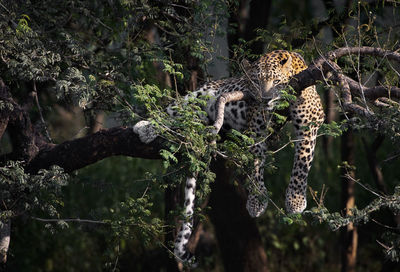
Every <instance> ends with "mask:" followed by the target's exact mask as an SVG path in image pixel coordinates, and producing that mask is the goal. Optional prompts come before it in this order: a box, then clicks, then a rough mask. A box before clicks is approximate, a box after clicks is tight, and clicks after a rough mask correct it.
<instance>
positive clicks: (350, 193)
mask: <svg viewBox="0 0 400 272" xmlns="http://www.w3.org/2000/svg"><path fill="white" fill-rule="evenodd" d="M354 145H355V142H354V136H353V132H352V131H351V130H349V131H347V132H345V133H344V134H343V136H342V161H347V163H348V164H349V165H354V164H355V146H354ZM354 178H355V171H354V170H353V169H343V170H342V205H343V208H344V209H345V212H346V214H347V215H348V214H351V209H352V208H354V202H355V197H354V187H355V182H354ZM357 244H358V232H357V228H356V227H355V226H354V225H353V223H350V224H348V225H347V226H346V227H343V228H342V229H341V246H342V248H341V255H342V269H341V271H342V272H355V271H356V261H357Z"/></svg>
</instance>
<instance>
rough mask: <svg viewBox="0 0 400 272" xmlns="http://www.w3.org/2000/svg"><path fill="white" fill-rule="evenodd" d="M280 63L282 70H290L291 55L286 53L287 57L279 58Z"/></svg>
mask: <svg viewBox="0 0 400 272" xmlns="http://www.w3.org/2000/svg"><path fill="white" fill-rule="evenodd" d="M280 64H281V65H282V70H284V71H290V70H291V69H290V68H291V66H292V56H291V55H290V54H288V58H287V59H283V60H281V62H280Z"/></svg>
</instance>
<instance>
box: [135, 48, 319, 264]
mask: <svg viewBox="0 0 400 272" xmlns="http://www.w3.org/2000/svg"><path fill="white" fill-rule="evenodd" d="M306 68H307V65H306V63H305V62H304V60H303V58H302V57H301V56H300V55H299V54H297V53H294V52H288V51H284V50H277V51H273V52H270V53H267V54H265V55H264V56H262V57H261V58H260V59H258V60H257V61H256V62H254V63H253V64H251V65H248V64H247V65H245V67H244V69H243V70H244V75H243V76H241V77H235V78H228V79H224V80H217V81H212V82H209V83H206V84H205V85H204V86H202V87H201V88H200V89H198V90H197V91H195V92H193V93H191V94H189V95H188V96H187V97H186V98H189V97H199V96H202V95H207V96H208V97H211V98H210V99H209V100H208V101H207V106H206V109H205V111H206V112H207V114H208V116H207V120H205V121H209V122H210V123H212V122H213V121H214V120H215V118H216V112H215V102H216V100H217V98H218V96H219V95H221V94H222V93H226V92H233V91H238V90H240V91H246V92H250V93H251V94H252V95H253V97H254V102H251V103H250V104H247V103H246V102H245V101H236V102H231V103H227V104H226V106H225V112H224V126H225V128H234V129H236V130H238V131H250V132H252V133H251V135H253V136H252V137H255V138H256V139H259V138H260V137H266V136H267V135H266V133H267V131H266V128H267V127H271V126H272V127H274V126H275V125H276V124H274V122H273V120H272V118H271V116H272V115H271V114H270V113H271V111H272V110H273V108H274V105H275V104H276V103H277V101H278V100H279V98H280V89H279V88H278V86H279V87H282V86H283V85H284V83H287V82H288V81H289V79H290V78H291V77H292V76H293V75H295V74H297V73H300V72H301V71H303V70H304V69H306ZM263 101H267V103H264V102H263ZM167 112H168V113H169V114H170V115H172V116H174V115H176V112H175V111H174V110H173V106H172V105H171V106H169V107H168V109H167ZM289 117H290V119H291V120H292V121H293V124H294V131H295V136H296V138H295V139H296V142H295V156H294V163H293V169H292V173H291V178H290V182H289V186H288V188H287V190H286V210H287V212H289V213H301V212H302V211H303V210H304V209H305V208H306V205H307V204H306V203H307V202H306V188H307V176H308V172H309V170H310V167H311V162H312V160H313V156H314V147H315V143H316V136H317V131H318V128H319V127H320V125H321V124H322V122H323V120H324V113H323V109H322V105H321V101H320V98H319V95H318V93H317V92H316V89H315V86H310V87H308V88H306V89H305V90H303V91H302V93H301V94H300V95H299V96H298V98H297V99H296V100H295V101H293V102H291V104H290V107H289ZM143 122H146V121H142V122H139V123H138V124H139V125H136V126H135V127H134V130H135V132H136V133H138V134H139V136H140V137H141V140H142V141H143V142H145V143H149V142H151V141H152V140H153V139H154V138H155V137H156V136H157V135H151V128H149V127H148V126H149V124H148V123H143ZM141 133H142V134H141ZM250 149H251V150H250V151H251V152H252V153H253V154H254V155H255V156H256V159H255V161H254V171H253V173H252V174H251V176H250V186H249V188H248V190H249V195H248V200H247V204H246V208H247V210H248V212H249V214H250V215H251V216H252V217H258V216H260V215H261V214H262V213H263V212H264V211H265V209H266V207H267V203H268V197H267V189H266V187H265V184H264V177H263V173H264V172H263V171H264V162H265V153H266V151H267V143H266V141H259V142H257V143H256V144H255V145H253V146H252V147H250ZM195 187H196V179H195V178H193V177H190V178H187V180H186V189H185V216H186V218H185V220H184V222H183V225H182V227H181V228H180V231H179V233H178V235H177V238H176V241H175V250H174V253H175V255H176V257H177V258H178V259H179V260H181V261H188V260H191V259H190V257H191V255H190V253H189V252H188V250H187V243H188V241H189V237H190V235H191V233H192V227H193V212H194V192H195Z"/></svg>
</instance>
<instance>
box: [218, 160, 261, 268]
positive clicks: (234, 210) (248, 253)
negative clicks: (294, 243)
mask: <svg viewBox="0 0 400 272" xmlns="http://www.w3.org/2000/svg"><path fill="white" fill-rule="evenodd" d="M213 168H215V169H213V171H215V173H216V175H217V177H216V180H215V182H214V183H213V185H212V192H211V195H210V206H211V211H210V218H211V221H212V223H213V224H214V226H215V231H216V236H217V240H218V243H219V248H220V252H221V254H222V259H223V263H224V267H225V271H246V272H247V271H248V272H250V271H251V272H253V271H268V268H267V256H266V254H265V251H264V247H263V244H262V242H261V237H260V233H259V231H258V228H257V225H256V221H255V219H254V218H251V217H250V216H249V213H248V212H247V210H246V198H247V197H246V193H245V190H244V189H243V188H242V187H240V186H239V187H238V186H234V185H233V183H232V181H231V179H232V170H230V169H229V168H227V167H226V166H225V161H224V160H222V159H219V160H217V161H216V162H215V163H214V165H213Z"/></svg>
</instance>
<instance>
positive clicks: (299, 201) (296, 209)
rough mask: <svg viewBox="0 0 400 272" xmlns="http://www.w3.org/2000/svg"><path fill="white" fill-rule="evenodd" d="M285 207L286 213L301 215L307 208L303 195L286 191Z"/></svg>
mask: <svg viewBox="0 0 400 272" xmlns="http://www.w3.org/2000/svg"><path fill="white" fill-rule="evenodd" d="M285 206H286V212H287V213H290V214H293V213H302V212H303V211H304V210H305V209H306V207H307V198H306V195H305V193H299V192H295V191H292V190H290V189H288V190H287V191H286V200H285Z"/></svg>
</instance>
